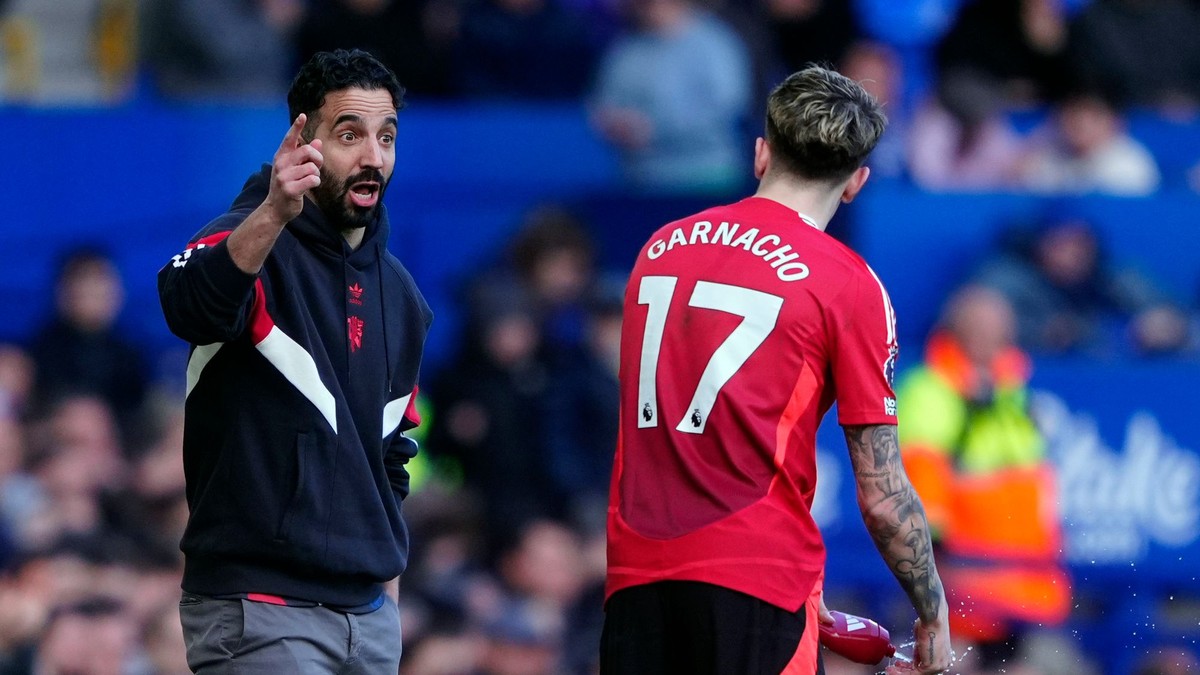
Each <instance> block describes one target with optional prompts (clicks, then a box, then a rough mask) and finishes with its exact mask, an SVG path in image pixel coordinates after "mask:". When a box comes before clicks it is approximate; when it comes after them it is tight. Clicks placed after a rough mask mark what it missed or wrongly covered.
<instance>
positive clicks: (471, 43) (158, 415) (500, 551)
mask: <svg viewBox="0 0 1200 675" xmlns="http://www.w3.org/2000/svg"><path fill="white" fill-rule="evenodd" d="M1198 35H1200V1H1197V0H908V1H904V2H900V1H897V0H857V1H855V2H850V1H849V0H846V1H842V0H746V1H744V2H737V1H735V0H726V1H724V2H721V1H717V0H711V1H707V2H701V1H699V0H76V1H73V2H62V1H61V0H0V97H2V99H3V101H5V102H7V103H14V104H23V103H31V104H36V105H64V104H71V105H74V104H86V105H97V104H105V105H107V104H119V103H122V102H126V101H129V100H131V99H136V98H138V97H143V96H149V97H152V98H153V100H169V101H214V100H215V101H237V102H246V101H262V102H268V103H271V104H278V103H279V102H280V101H281V100H282V97H283V92H284V91H286V88H287V85H288V83H289V76H290V74H291V73H293V72H295V68H296V66H297V64H298V63H300V62H301V61H302V60H304V59H305V58H307V57H308V56H309V55H311V54H312V53H313V52H315V51H319V50H324V49H330V48H337V47H352V46H353V47H364V48H367V49H370V50H371V51H373V52H374V53H375V54H376V55H377V56H379V57H380V58H381V59H383V60H384V61H385V62H386V63H387V64H388V65H390V66H391V67H392V68H393V69H395V70H396V72H397V73H398V74H399V76H400V79H401V81H402V82H403V83H404V85H405V86H406V87H407V88H408V89H409V92H410V95H411V96H412V98H413V99H415V100H428V99H440V100H452V101H460V100H475V101H480V100H483V101H500V100H506V101H512V100H518V101H529V100H536V101H540V102H579V101H582V102H584V103H585V104H586V105H587V108H588V110H589V115H590V119H591V120H592V123H593V124H594V126H595V128H596V130H597V133H599V134H601V135H602V136H603V137H604V138H605V139H607V140H608V141H609V142H611V143H612V144H613V146H614V147H615V148H617V149H618V150H619V152H620V155H621V157H622V159H623V161H624V167H625V169H626V173H627V176H628V178H629V180H630V181H631V184H632V185H634V186H636V187H641V188H645V189H647V190H651V191H662V190H668V191H684V192H694V193H712V192H718V193H725V192H728V191H729V190H731V189H736V188H737V187H738V186H740V185H742V183H743V182H744V176H745V174H746V167H745V162H746V161H747V159H748V154H749V153H748V152H747V148H748V147H749V145H748V140H749V139H752V138H753V136H754V135H755V134H757V133H759V131H758V127H759V126H760V124H761V121H760V118H761V113H760V112H759V110H758V109H759V107H760V105H761V101H762V100H763V96H764V94H765V92H766V91H767V90H768V89H769V88H770V87H771V86H772V85H773V84H774V83H775V82H777V81H779V80H780V79H781V77H782V76H783V75H784V74H786V73H787V72H789V71H791V70H793V69H796V68H798V67H800V66H801V65H803V64H805V63H807V62H810V61H819V62H826V63H830V64H834V65H836V66H837V67H839V68H840V69H842V70H843V72H845V73H846V74H848V75H850V76H851V77H854V78H855V79H858V80H861V81H863V82H864V83H866V84H867V85H868V86H869V87H870V88H871V90H872V92H873V93H874V94H875V95H876V96H878V97H879V98H880V99H881V100H883V101H885V102H886V108H885V109H886V111H887V113H888V115H889V118H890V122H891V127H890V131H889V133H888V134H886V135H885V137H884V142H883V144H882V145H881V146H880V147H879V148H878V149H877V150H876V152H875V154H874V156H873V157H872V158H871V160H870V165H871V167H872V170H873V172H875V174H876V175H879V176H883V177H888V178H893V179H897V180H905V181H911V182H912V183H914V184H916V185H918V186H921V187H923V188H925V189H928V190H931V191H968V192H979V191H1032V192H1035V193H1039V194H1080V193H1101V194H1110V195H1123V196H1137V195H1146V194H1150V193H1153V192H1155V191H1158V190H1160V189H1163V188H1166V187H1171V186H1185V185H1188V181H1189V180H1191V181H1192V186H1193V187H1194V188H1195V189H1197V190H1200V145H1198V146H1197V153H1198V154H1197V156H1196V157H1192V158H1191V159H1190V160H1187V161H1184V162H1178V161H1174V160H1172V161H1164V160H1163V158H1162V157H1160V156H1156V155H1155V154H1154V153H1153V152H1151V150H1150V149H1148V147H1147V146H1146V145H1144V144H1143V143H1142V142H1141V140H1139V139H1138V138H1136V137H1135V136H1134V135H1132V134H1131V133H1130V131H1129V127H1128V124H1127V122H1128V119H1129V116H1130V115H1131V114H1135V113H1136V114H1143V113H1146V112H1147V111H1149V113H1150V114H1152V115H1155V116H1157V117H1159V118H1161V119H1162V120H1164V121H1166V122H1168V123H1176V122H1189V121H1190V123H1193V124H1194V123H1196V120H1197V119H1198V115H1200V40H1197V39H1196V36H1198ZM1190 167H1195V168H1190ZM1189 170H1190V173H1189ZM1009 225H1011V227H1009V228H1008V229H1007V230H1006V233H1005V235H1004V237H1003V238H1002V239H1001V241H998V242H997V245H996V247H995V252H994V255H992V256H991V257H990V258H988V259H986V260H984V261H982V263H981V264H980V265H978V266H977V267H976V268H975V269H973V270H971V272H970V274H968V275H966V276H965V277H964V278H963V279H961V280H960V281H961V282H962V283H963V284H964V285H965V286H969V288H968V291H969V292H968V293H965V294H960V295H958V296H955V297H957V298H959V299H960V300H959V302H960V304H956V305H955V307H956V310H955V312H956V313H957V312H960V311H961V312H963V313H965V314H967V315H970V314H971V312H972V311H977V312H981V313H983V315H984V316H987V317H993V318H994V317H997V316H999V317H1002V320H1001V319H996V321H1000V323H1001V324H1002V325H1000V327H998V328H996V330H994V331H992V332H989V333H987V334H986V335H983V336H982V337H980V336H979V335H978V331H976V334H975V337H972V338H971V339H970V340H968V339H967V338H965V337H964V338H963V341H964V343H970V344H974V342H972V340H981V341H982V343H985V346H986V347H987V349H990V350H991V351H989V352H988V353H989V354H992V355H994V354H996V353H1000V352H1005V353H1007V352H1006V350H1008V349H1009V348H1019V349H1020V350H1023V351H1024V352H1026V353H1028V354H1032V355H1034V356H1043V355H1057V356H1062V355H1067V356H1081V357H1087V358H1094V359H1111V358H1127V357H1134V358H1152V357H1159V356H1163V355H1170V356H1176V357H1178V356H1182V357H1185V358H1196V356H1197V354H1200V330H1198V329H1197V312H1198V307H1197V305H1198V302H1197V301H1200V297H1193V296H1200V289H1174V288H1167V287H1164V286H1163V285H1162V284H1161V283H1159V282H1158V281H1157V280H1156V279H1155V278H1154V275H1153V270H1145V269H1137V268H1135V267H1134V266H1132V265H1131V264H1130V262H1129V261H1127V260H1124V259H1122V257H1121V255H1120V251H1114V250H1110V248H1109V247H1108V246H1107V245H1106V242H1105V241H1104V238H1103V236H1102V234H1101V233H1100V231H1099V230H1098V229H1097V228H1096V227H1094V226H1093V224H1092V223H1090V222H1089V220H1088V219H1087V217H1085V216H1083V215H1080V214H1076V213H1073V212H1071V211H1069V210H1051V211H1048V212H1046V213H1045V215H1044V216H1043V217H1041V218H1039V219H1037V220H1036V221H1035V222H1014V223H1010V224H1009ZM513 232H514V234H513V237H512V239H511V241H509V242H508V245H507V247H506V248H505V249H504V251H503V252H502V254H500V255H497V257H496V259H495V260H494V261H492V264H491V265H490V266H489V267H488V268H487V269H486V271H485V272H483V273H480V274H479V275H478V276H476V277H473V278H470V279H463V280H461V285H460V287H459V288H458V289H457V298H456V299H457V301H458V308H459V311H460V312H461V313H462V314H463V315H464V318H465V320H464V326H463V330H462V331H461V333H460V334H459V335H458V336H457V339H458V340H459V342H458V344H456V345H455V349H454V350H453V354H452V356H451V357H450V358H449V359H447V361H446V362H445V363H439V364H436V368H433V369H430V370H427V371H426V372H425V374H424V375H423V382H422V395H423V399H422V401H421V405H422V406H424V410H423V415H422V416H423V418H424V419H425V424H424V425H423V426H422V427H421V428H420V429H418V430H417V434H418V435H419V436H420V441H421V444H422V448H423V451H422V453H421V454H420V455H419V456H418V458H417V460H415V462H414V464H413V465H412V467H411V468H412V473H413V479H414V483H413V485H414V489H413V494H412V496H411V497H410V499H409V501H408V502H406V504H405V509H406V513H407V516H408V519H409V523H410V526H411V529H412V532H413V538H414V546H413V552H414V553H413V559H412V561H411V564H410V569H409V571H408V572H407V573H406V575H405V576H404V579H403V584H402V589H401V598H402V603H401V605H402V611H403V625H404V631H405V655H404V659H403V662H402V672H403V673H406V674H408V675H459V674H465V675H543V674H546V675H556V674H560V673H567V674H574V673H591V672H595V667H596V663H595V659H596V654H597V645H598V640H599V633H598V631H599V628H600V625H601V621H602V614H601V610H600V601H601V597H602V583H603V574H604V530H603V525H604V515H605V500H606V495H607V492H608V480H609V473H610V469H611V466H610V464H611V458H612V453H613V447H614V445H615V442H616V438H615V437H616V416H615V410H616V401H617V379H616V377H617V373H616V368H617V356H618V353H617V352H618V345H619V335H620V324H621V300H622V296H623V292H624V288H623V282H624V270H605V269H601V267H600V265H599V263H598V260H599V255H598V252H597V245H596V243H595V239H594V230H593V229H592V226H591V224H589V223H587V222H585V221H583V220H581V219H580V218H579V216H578V215H577V214H575V213H573V212H571V211H570V210H567V209H565V208H562V207H557V206H549V207H544V208H538V209H535V210H533V211H531V212H530V213H528V214H527V215H526V216H525V218H524V219H523V221H522V222H520V223H514V224H513ZM831 232H833V233H835V234H837V235H838V236H843V237H846V238H849V237H851V236H852V234H853V233H852V231H850V230H849V229H844V227H843V226H842V225H839V224H837V223H835V225H834V227H831ZM1192 264H1194V261H1193V263H1192ZM947 295H949V293H948V294H947ZM961 298H968V299H974V301H978V303H979V304H978V305H977V306H966V305H962V304H961V303H965V302H966V300H961ZM122 303H123V286H122V280H121V277H120V273H119V270H118V269H117V268H116V267H115V266H114V264H113V262H112V260H111V258H110V257H109V256H108V254H107V252H106V251H104V250H102V249H78V250H73V251H70V252H67V253H66V254H65V255H64V256H63V258H62V260H61V263H60V265H59V268H58V276H57V281H56V288H55V312H54V314H53V316H52V317H50V318H48V319H47V321H46V322H45V324H44V325H43V326H42V327H41V328H40V329H39V330H38V331H36V333H34V334H31V335H29V336H28V339H27V340H26V341H24V342H23V343H21V344H11V345H4V346H0V675H15V674H18V673H20V674H25V673H72V674H89V675H90V674H95V675H104V674H108V673H114V674H126V675H130V674H131V675H175V674H182V673H186V672H187V669H186V664H185V663H184V660H183V645H182V635H181V631H180V627H179V619H178V613H177V608H176V603H177V602H178V596H179V587H178V579H179V575H180V570H181V562H182V561H181V556H180V553H179V551H178V548H177V544H178V540H179V537H180V535H181V533H182V528H183V526H184V524H185V522H186V517H187V507H186V494H185V487H184V484H183V469H182V456H181V443H182V441H181V433H182V423H181V422H182V394H181V392H179V391H176V388H175V386H174V385H172V384H170V382H175V381H177V380H178V376H179V374H178V373H168V374H166V375H168V376H169V377H167V378H166V380H164V381H160V378H159V377H157V376H161V375H164V374H162V373H155V372H153V368H152V367H151V366H150V364H148V363H147V361H148V359H147V357H146V356H145V351H144V349H143V346H142V345H139V344H138V343H137V341H136V340H134V339H131V338H130V337H129V336H128V335H127V334H125V333H123V332H122V331H121V329H120V328H119V326H120V323H119V322H118V320H117V319H118V317H119V316H120V313H121V310H122ZM960 305H961V306H960ZM996 307H1000V309H995V308H996ZM436 309H437V308H435V310H436ZM993 310H994V311H993ZM955 315H957V314H955ZM947 321H949V320H947ZM959 323H962V322H961V321H959V322H957V323H956V322H954V321H949V323H948V324H947V325H943V326H941V328H942V329H949V328H950V327H952V326H954V325H958V324H959ZM966 324H967V325H972V326H974V325H975V324H974V322H966ZM975 327H978V326H975ZM980 349H984V348H983V347H981V348H980ZM968 351H969V350H968ZM985 351H986V350H985ZM920 352H921V349H920V348H919V347H918V346H916V345H913V348H912V349H911V350H908V351H907V352H906V353H908V354H910V355H913V354H919V353H920ZM989 358H990V357H989ZM908 360H909V362H910V363H909V365H916V364H917V363H918V362H919V359H918V358H916V357H912V358H910V359H908ZM936 365H937V364H936V363H932V362H931V366H936ZM974 384H979V385H980V386H981V387H982V388H983V389H987V388H988V387H987V385H988V384H990V382H988V381H982V382H974ZM1020 384H1021V385H1022V386H1023V385H1024V381H1021V383H1020ZM992 393H993V392H992V391H990V390H989V391H988V392H987V394H988V395H991V394H992ZM975 395H976V394H975V393H972V396H975ZM989 400H990V399H989ZM1032 644H1033V646H1032V647H1030V649H1036V648H1037V643H1036V642H1035V643H1032ZM1061 648H1062V645H1061V644H1059V643H1053V644H1050V645H1049V646H1048V647H1044V649H1043V651H1049V652H1053V651H1054V650H1057V649H1061ZM1188 659H1192V660H1190V661H1189V660H1188ZM1163 662H1164V664H1165V665H1162V666H1161V667H1159V666H1158V665H1155V664H1153V663H1149V662H1148V663H1147V665H1146V668H1147V669H1146V670H1145V671H1144V672H1145V673H1147V674H1149V673H1171V672H1187V671H1184V670H1171V669H1170V668H1171V667H1178V666H1179V664H1181V663H1184V664H1196V663H1197V662H1196V661H1195V659H1194V656H1191V655H1180V656H1178V657H1171V658H1165V659H1164V660H1163ZM1022 663H1023V664H1024V665H1023V666H1022V667H1024V668H1025V670H1021V669H1020V668H1018V667H1017V666H1016V664H1013V663H1009V664H1008V665H1007V666H1006V667H1007V669H1008V670H1007V672H1029V673H1040V672H1047V673H1054V672H1064V673H1066V672H1070V673H1080V672H1086V671H1085V670H1083V668H1084V666H1083V665H1081V662H1080V661H1078V660H1075V661H1070V662H1069V663H1068V665H1067V666H1062V665H1061V662H1060V663H1059V666H1058V668H1059V669H1058V670H1055V666H1054V662H1053V661H1052V660H1051V661H1046V662H1041V661H1038V660H1037V659H1036V658H1030V659H1027V660H1025V661H1023V662H1022ZM1031 664H1032V665H1031ZM1039 664H1042V665H1039ZM828 667H829V671H828V672H830V673H831V674H832V673H863V672H869V670H865V669H856V668H855V667H853V666H850V665H848V664H845V663H842V662H839V661H837V660H836V659H831V661H830V662H829V664H828ZM971 668H972V666H971V664H970V662H969V661H968V662H967V663H966V665H964V666H962V667H960V668H959V671H960V672H963V673H969V672H973V671H972V670H971ZM1064 668H1065V669H1064ZM1152 668H1158V670H1153V669H1152ZM1187 668H1189V669H1192V668H1200V665H1188V666H1187Z"/></svg>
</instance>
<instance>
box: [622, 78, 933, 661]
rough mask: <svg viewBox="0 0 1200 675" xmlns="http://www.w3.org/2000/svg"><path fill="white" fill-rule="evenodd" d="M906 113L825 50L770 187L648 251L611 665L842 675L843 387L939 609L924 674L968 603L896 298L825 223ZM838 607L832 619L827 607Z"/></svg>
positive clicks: (885, 540)
mask: <svg viewBox="0 0 1200 675" xmlns="http://www.w3.org/2000/svg"><path fill="white" fill-rule="evenodd" d="M885 125H886V119H885V118H884V115H883V113H882V111H881V110H880V108H879V105H878V103H877V102H876V101H875V100H874V99H873V98H872V97H871V96H870V95H869V94H867V93H866V92H865V91H864V90H863V89H862V87H860V86H859V85H858V84H857V83H855V82H854V81H853V80H850V79H849V78H846V77H844V76H842V75H840V74H838V73H836V72H833V71H830V70H827V69H824V68H820V67H815V66H813V67H808V68H806V69H804V70H802V71H800V72H797V73H795V74H793V75H792V76H790V77H789V78H787V80H785V81H784V82H783V84H781V85H780V86H779V87H778V88H776V89H775V90H774V91H773V92H772V93H771V95H770V98H769V99H768V102H767V128H766V138H765V139H764V138H760V139H758V141H757V142H756V144H755V151H754V173H755V176H756V177H757V178H758V179H759V181H760V183H759V188H758V191H757V193H756V194H755V195H754V196H753V197H750V198H748V199H744V200H742V201H740V202H737V203H736V204H732V205H729V206H720V207H716V208H712V209H709V210H707V211H703V212H701V213H698V214H696V215H694V216H690V217H688V218H684V219H682V220H679V221H676V222H673V223H670V224H668V225H666V226H665V227H663V228H662V229H661V230H659V231H658V232H656V233H655V234H654V235H653V236H651V237H650V240H649V242H647V243H646V245H645V247H644V248H643V249H642V251H641V253H640V254H639V255H638V258H637V261H636V263H635V264H634V268H633V273H632V275H631V278H630V281H629V286H628V288H627V290H626V297H625V324H624V327H623V334H622V341H621V373H620V380H621V397H620V402H621V408H620V439H619V441H618V444H617V454H616V460H615V466H614V471H613V482H612V490H611V496H610V499H611V502H610V506H609V516H608V582H607V589H606V596H607V600H606V605H605V610H606V617H605V626H604V634H603V638H602V646H601V672H603V673H614V674H621V675H631V674H632V675H640V674H642V673H688V674H689V675H696V674H703V673H713V674H719V675H738V674H743V673H744V674H747V675H751V674H753V675H767V674H771V675H775V674H778V673H799V674H804V675H812V674H813V673H819V672H823V669H822V666H821V662H820V655H819V650H818V642H817V635H818V632H817V629H818V625H817V624H818V620H823V621H831V620H832V617H829V616H828V612H827V610H825V608H824V603H823V602H822V599H821V591H822V579H823V569H824V564H825V549H824V544H823V542H822V540H821V534H820V532H819V531H818V529H817V526H816V523H815V522H814V521H813V518H812V515H811V513H810V511H809V510H810V507H811V506H812V502H813V492H814V490H815V488H816V481H817V476H816V439H815V437H816V430H817V426H818V424H819V423H820V421H821V418H822V416H823V415H824V414H825V412H826V411H827V410H828V409H829V407H830V405H831V404H832V403H833V402H834V400H835V399H836V400H837V402H838V417H839V421H840V422H841V424H842V426H843V427H844V430H845V435H846V442H847V445H848V447H849V450H850V458H851V462H852V464H853V466H854V476H855V481H856V483H857V489H858V501H859V505H860V507H861V509H862V516H863V520H864V522H865V523H866V526H867V529H868V530H869V531H870V533H871V536H872V537H873V538H874V540H875V543H876V545H877V546H878V548H879V552H880V553H881V555H882V556H883V558H884V560H885V561H886V563H887V565H888V567H889V568H890V569H891V570H892V572H893V573H894V574H895V576H896V579H897V580H898V581H899V582H900V585H901V586H902V587H903V589H904V591H905V592H906V593H907V595H908V597H909V599H910V600H911V601H912V605H913V608H914V609H915V610H916V613H917V617H918V618H917V621H916V624H915V633H916V639H917V645H916V662H917V664H916V665H917V667H918V670H919V672H922V673H937V672H941V671H943V670H944V669H946V668H947V667H948V666H949V663H950V635H949V632H948V630H947V624H948V616H947V615H948V608H947V604H946V599H945V594H944V593H943V590H942V584H941V581H940V579H939V577H938V573H937V570H936V568H935V566H934V560H933V554H932V550H931V544H930V537H929V526H928V523H927V521H926V518H925V512H924V509H923V508H922V506H921V502H920V501H919V499H918V498H917V495H916V493H915V492H914V490H913V488H912V485H911V484H910V483H909V481H908V478H907V476H906V475H905V473H904V468H903V465H902V464H901V462H900V454H899V450H898V447H897V443H896V401H895V395H894V394H893V392H892V384H891V381H892V374H893V371H894V369H895V360H896V354H897V344H896V328H895V315H894V313H893V311H892V307H891V302H890V301H889V299H888V295H887V291H886V290H885V289H884V287H883V284H882V283H881V282H880V281H879V279H878V277H876V276H875V274H874V272H872V270H871V268H870V267H868V266H867V264H866V263H865V262H863V260H862V258H860V257H859V256H858V255H856V254H855V253H854V252H852V251H851V250H850V249H848V248H846V247H845V246H843V245H842V244H840V243H838V242H837V241H835V240H834V239H832V238H831V237H829V236H828V235H826V234H825V233H824V231H823V230H824V228H825V226H826V224H827V223H828V222H829V219H830V217H832V216H833V214H834V212H835V211H836V210H837V208H838V205H839V203H842V202H849V201H850V200H852V199H854V197H855V196H856V195H858V193H859V191H860V190H862V187H863V184H864V183H865V182H866V180H867V176H868V173H869V169H868V168H867V167H865V166H863V161H864V159H865V158H866V156H867V155H868V153H870V151H871V149H872V148H873V147H874V146H875V144H876V142H877V141H878V140H879V136H880V134H882V133H883V130H884V126H885ZM818 617H820V619H819V618H818Z"/></svg>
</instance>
